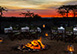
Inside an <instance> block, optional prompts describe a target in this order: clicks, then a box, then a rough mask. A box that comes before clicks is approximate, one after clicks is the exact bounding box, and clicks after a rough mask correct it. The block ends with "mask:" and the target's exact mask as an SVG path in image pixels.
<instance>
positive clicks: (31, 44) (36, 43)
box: [23, 37, 45, 49]
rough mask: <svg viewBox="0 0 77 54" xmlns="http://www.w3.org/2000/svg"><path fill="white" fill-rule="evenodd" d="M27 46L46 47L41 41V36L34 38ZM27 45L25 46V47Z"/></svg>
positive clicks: (34, 47)
mask: <svg viewBox="0 0 77 54" xmlns="http://www.w3.org/2000/svg"><path fill="white" fill-rule="evenodd" d="M25 46H26V47H29V48H30V49H41V48H42V49H44V48H45V45H43V44H42V42H41V37H40V39H38V40H33V41H31V42H30V43H27V44H25ZM25 46H23V48H25Z"/></svg>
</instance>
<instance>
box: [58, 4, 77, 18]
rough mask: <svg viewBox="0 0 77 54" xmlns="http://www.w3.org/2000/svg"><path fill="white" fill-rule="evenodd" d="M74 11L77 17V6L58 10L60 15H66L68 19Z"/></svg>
mask: <svg viewBox="0 0 77 54" xmlns="http://www.w3.org/2000/svg"><path fill="white" fill-rule="evenodd" d="M70 10H72V11H73V14H74V17H75V16H76V15H77V5H63V6H60V7H59V8H58V13H59V14H61V15H65V13H66V14H67V15H66V16H67V17H68V13H69V11H70Z"/></svg>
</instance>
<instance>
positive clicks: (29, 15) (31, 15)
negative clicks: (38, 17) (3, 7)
mask: <svg viewBox="0 0 77 54" xmlns="http://www.w3.org/2000/svg"><path fill="white" fill-rule="evenodd" d="M21 14H23V15H25V17H31V18H33V17H34V13H30V11H27V13H21ZM21 14H20V15H21Z"/></svg>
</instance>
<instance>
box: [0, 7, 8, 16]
mask: <svg viewBox="0 0 77 54" xmlns="http://www.w3.org/2000/svg"><path fill="white" fill-rule="evenodd" d="M3 11H7V10H6V9H5V8H4V7H1V6H0V17H2V15H3Z"/></svg>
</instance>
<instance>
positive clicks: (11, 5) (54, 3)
mask: <svg viewBox="0 0 77 54" xmlns="http://www.w3.org/2000/svg"><path fill="white" fill-rule="evenodd" d="M75 4H77V0H0V6H2V7H6V8H7V9H8V12H4V16H7V17H9V16H10V17H11V16H14V17H23V16H24V15H19V14H20V13H24V12H26V11H27V10H30V11H31V12H33V13H35V14H38V15H40V16H41V17H60V16H61V15H60V14H58V13H57V10H56V8H58V7H59V6H61V5H75ZM69 15H70V16H71V14H69Z"/></svg>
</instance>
